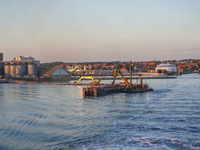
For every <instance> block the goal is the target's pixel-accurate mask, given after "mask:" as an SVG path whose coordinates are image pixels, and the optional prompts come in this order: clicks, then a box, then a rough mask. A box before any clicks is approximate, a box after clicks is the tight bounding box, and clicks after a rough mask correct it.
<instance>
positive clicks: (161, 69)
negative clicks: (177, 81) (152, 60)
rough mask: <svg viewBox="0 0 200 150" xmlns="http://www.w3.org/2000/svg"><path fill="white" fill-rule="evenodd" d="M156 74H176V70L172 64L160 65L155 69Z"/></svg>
mask: <svg viewBox="0 0 200 150" xmlns="http://www.w3.org/2000/svg"><path fill="white" fill-rule="evenodd" d="M156 72H158V73H172V74H173V73H176V72H177V68H176V65H174V64H160V65H157V67H156Z"/></svg>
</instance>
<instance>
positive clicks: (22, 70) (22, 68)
mask: <svg viewBox="0 0 200 150" xmlns="http://www.w3.org/2000/svg"><path fill="white" fill-rule="evenodd" d="M15 69H16V76H17V77H24V75H26V64H25V63H23V62H19V63H17V64H16V68H15Z"/></svg>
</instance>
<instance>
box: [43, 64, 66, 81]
mask: <svg viewBox="0 0 200 150" xmlns="http://www.w3.org/2000/svg"><path fill="white" fill-rule="evenodd" d="M43 76H44V77H50V78H53V79H54V80H67V79H69V78H70V74H69V73H68V72H67V71H65V70H64V69H63V68H62V67H60V66H55V67H53V68H52V69H50V70H49V71H47V72H46V73H44V74H43Z"/></svg>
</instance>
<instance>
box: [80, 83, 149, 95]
mask: <svg viewBox="0 0 200 150" xmlns="http://www.w3.org/2000/svg"><path fill="white" fill-rule="evenodd" d="M134 86H135V88H127V87H126V86H125V85H119V84H115V85H107V86H89V87H85V88H83V93H82V94H83V97H86V96H102V95H107V94H111V93H142V92H148V91H153V89H152V88H149V87H148V86H147V85H146V84H143V85H142V86H140V84H135V85H134Z"/></svg>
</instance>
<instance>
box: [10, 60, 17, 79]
mask: <svg viewBox="0 0 200 150" xmlns="http://www.w3.org/2000/svg"><path fill="white" fill-rule="evenodd" d="M15 65H16V64H15V63H14V62H13V63H11V64H10V76H12V77H15V75H16V69H15Z"/></svg>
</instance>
